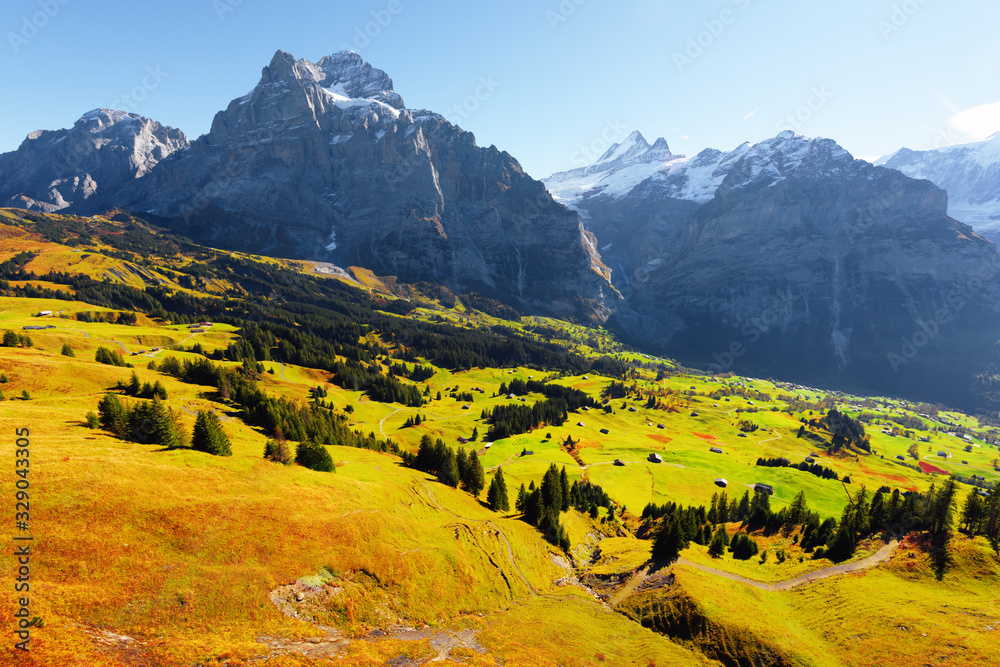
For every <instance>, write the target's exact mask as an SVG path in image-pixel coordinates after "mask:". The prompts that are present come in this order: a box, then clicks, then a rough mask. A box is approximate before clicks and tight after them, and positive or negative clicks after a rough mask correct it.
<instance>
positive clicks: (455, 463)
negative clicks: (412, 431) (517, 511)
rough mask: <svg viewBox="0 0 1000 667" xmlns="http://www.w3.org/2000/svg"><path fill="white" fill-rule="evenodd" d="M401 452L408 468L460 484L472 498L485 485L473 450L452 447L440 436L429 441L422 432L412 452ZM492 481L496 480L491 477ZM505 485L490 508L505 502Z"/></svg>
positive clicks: (477, 494) (449, 482)
mask: <svg viewBox="0 0 1000 667" xmlns="http://www.w3.org/2000/svg"><path fill="white" fill-rule="evenodd" d="M401 456H402V458H403V463H405V464H406V465H407V466H409V467H410V468H415V469H417V470H422V471H423V472H426V473H430V474H432V475H436V476H437V478H438V481H439V482H441V483H442V484H446V485H447V486H450V487H452V488H455V489H457V488H458V487H459V486H461V487H462V488H463V489H465V490H466V491H468V492H469V494H470V495H472V496H474V497H476V498H478V497H479V494H480V493H481V492H482V490H483V487H484V486H486V474H485V473H484V472H483V464H482V462H480V460H479V455H478V454H476V452H472V453H471V454H470V453H468V452H466V451H465V449H464V448H460V449H459V450H458V451H455V450H454V449H452V448H451V447H449V446H448V445H446V444H445V443H444V441H443V440H441V439H440V438H438V439H437V440H434V441H432V440H431V437H430V436H429V435H427V434H426V433H425V434H424V435H423V436H422V437H421V438H420V445H419V446H418V447H417V453H416V454H412V453H410V452H402V453H401ZM494 483H497V482H496V479H495V478H494ZM501 483H502V477H501ZM506 488H507V487H506V486H504V487H503V499H502V500H503V502H502V503H500V502H499V500H498V505H497V507H495V508H494V509H498V508H500V509H502V507H501V505H502V506H504V507H505V506H506V504H507V502H506V498H507V491H506ZM491 491H493V489H492V488H491ZM490 505H491V506H493V502H490Z"/></svg>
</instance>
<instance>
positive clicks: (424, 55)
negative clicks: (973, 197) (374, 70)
mask: <svg viewBox="0 0 1000 667" xmlns="http://www.w3.org/2000/svg"><path fill="white" fill-rule="evenodd" d="M998 26H1000V3H997V2H995V0H950V1H949V2H944V1H943V0H712V1H707V2H697V3H695V2H682V1H681V0H615V1H614V2H611V1H610V0H505V1H504V2H484V3H479V2H468V1H465V2H459V1H452V0H433V1H432V0H352V1H351V2H341V1H330V0H303V1H298V2H297V1H295V0H288V1H285V2H266V1H265V0H172V1H171V2H151V1H149V0H128V1H126V0H4V2H3V3H2V7H0V31H2V34H3V43H2V44H0V87H2V90H3V91H4V93H5V94H4V96H3V102H4V103H3V105H2V107H0V108H2V112H0V114H2V115H0V118H2V121H3V122H2V123H0V151H9V150H13V149H15V148H16V147H17V146H18V145H19V144H20V142H21V141H22V140H23V139H24V136H25V135H26V134H27V133H28V132H31V131H32V130H36V129H56V128H60V127H68V126H70V125H72V123H73V122H74V121H75V120H76V119H77V118H78V117H80V116H81V115H82V114H83V113H84V112H86V111H88V110H90V109H93V108H96V107H99V106H104V107H115V108H125V109H126V110H129V111H134V112H136V113H140V114H143V115H145V116H149V117H151V118H154V119H156V120H159V121H160V122H162V123H164V124H167V125H172V126H175V127H179V128H180V129H182V130H183V131H184V132H186V133H187V134H188V135H190V136H191V137H192V138H194V137H196V136H198V135H200V134H202V133H204V132H206V131H207V130H208V128H209V126H210V124H211V121H212V117H213V115H214V114H215V113H216V112H217V111H219V110H220V109H223V108H225V106H226V105H227V104H228V102H229V101H230V100H231V99H233V98H235V97H239V96H241V95H243V94H245V93H246V92H247V91H249V90H250V89H251V88H252V87H253V86H254V85H255V84H256V83H257V81H258V79H259V77H260V70H261V68H262V67H263V66H265V65H266V64H267V63H268V62H269V61H270V59H271V57H272V55H273V54H274V52H275V51H276V50H277V49H283V50H285V51H289V52H290V53H292V54H293V55H295V56H296V57H297V58H307V59H309V60H313V61H315V60H318V59H319V58H321V57H322V56H324V55H327V54H330V53H333V52H336V51H339V50H342V49H344V48H352V49H354V50H355V51H357V52H358V53H360V54H361V55H362V56H363V57H364V58H365V59H367V60H368V61H369V62H370V63H372V64H373V65H374V66H376V67H378V68H381V69H383V70H385V71H386V72H388V73H389V75H390V76H391V77H392V78H393V80H394V82H395V87H396V90H397V92H399V93H400V94H401V95H402V96H403V99H404V100H405V101H406V104H407V106H409V107H411V108H426V109H431V110H434V111H437V112H439V113H442V114H444V115H445V116H447V117H449V118H450V119H451V120H453V121H455V122H457V123H458V124H459V125H461V126H462V127H463V128H465V129H468V130H471V131H473V132H474V133H475V135H476V138H477V141H478V143H479V144H480V145H490V144H495V145H496V146H498V147H499V148H501V149H503V150H506V151H508V152H510V153H511V154H513V155H514V156H515V157H517V158H518V159H519V160H520V161H521V163H522V164H523V165H524V167H525V169H526V170H527V171H528V172H529V173H530V174H532V175H533V176H535V177H537V178H541V177H545V176H548V175H549V174H550V173H551V172H553V171H556V170H561V169H567V168H571V167H574V166H579V165H580V164H582V163H583V162H584V161H588V160H590V159H593V158H596V157H597V156H598V155H599V153H600V152H602V151H603V148H606V146H607V145H608V143H607V142H608V141H615V140H617V141H620V140H621V139H623V138H624V137H625V136H626V135H627V134H628V133H629V132H630V131H631V130H633V129H638V130H640V131H641V132H642V133H643V134H644V135H645V136H646V138H647V139H648V140H649V141H650V142H652V141H653V140H654V139H655V138H656V137H659V136H663V137H665V138H666V139H667V141H668V142H669V144H670V146H671V148H672V149H673V150H674V152H675V153H683V154H687V155H693V154H694V153H697V152H698V151H700V150H702V149H703V148H708V147H711V148H719V149H726V150H729V149H732V148H734V147H736V146H737V145H739V144H740V143H742V142H743V141H751V142H756V141H761V140H763V139H766V138H768V137H771V136H774V135H775V134H777V133H778V132H779V131H780V130H781V129H793V130H795V131H796V132H798V133H800V134H804V135H807V136H824V137H831V138H833V139H836V140H837V141H838V142H840V143H841V145H843V146H844V147H845V148H847V149H848V150H849V151H851V152H852V153H854V154H855V155H856V156H859V157H875V156H878V155H881V154H884V153H888V152H891V151H894V150H896V149H898V148H899V147H901V146H907V147H910V148H915V149H919V148H931V147H934V146H935V145H938V146H940V145H945V144H950V143H961V142H963V141H968V140H971V139H975V138H981V137H984V136H986V135H989V134H991V133H993V132H996V131H998V130H1000V86H998V83H1000V38H998V36H997V35H998ZM366 33H367V34H366Z"/></svg>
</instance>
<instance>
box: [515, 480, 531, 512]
mask: <svg viewBox="0 0 1000 667" xmlns="http://www.w3.org/2000/svg"><path fill="white" fill-rule="evenodd" d="M527 499H528V491H527V489H525V488H524V484H523V483H522V484H521V488H520V489H518V490H517V500H515V501H514V509H516V510H517V511H518V512H524V503H525V501H527Z"/></svg>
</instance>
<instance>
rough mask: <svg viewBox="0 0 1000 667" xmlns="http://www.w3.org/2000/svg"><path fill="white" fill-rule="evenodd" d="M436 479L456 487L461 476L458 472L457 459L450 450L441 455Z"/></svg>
mask: <svg viewBox="0 0 1000 667" xmlns="http://www.w3.org/2000/svg"><path fill="white" fill-rule="evenodd" d="M438 481H439V482H441V483H442V484H446V485H447V486H450V487H452V488H453V489H457V488H458V483H459V482H460V481H461V476H460V475H459V474H458V459H457V457H456V456H455V453H454V452H452V451H446V452H445V453H444V455H443V457H442V463H441V464H440V466H439V467H438Z"/></svg>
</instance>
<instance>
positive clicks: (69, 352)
mask: <svg viewBox="0 0 1000 667" xmlns="http://www.w3.org/2000/svg"><path fill="white" fill-rule="evenodd" d="M62 355H63V356H64V357H75V356H76V354H75V353H74V352H73V348H71V347H70V346H69V343H63V346H62Z"/></svg>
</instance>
